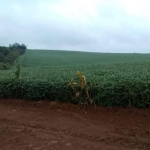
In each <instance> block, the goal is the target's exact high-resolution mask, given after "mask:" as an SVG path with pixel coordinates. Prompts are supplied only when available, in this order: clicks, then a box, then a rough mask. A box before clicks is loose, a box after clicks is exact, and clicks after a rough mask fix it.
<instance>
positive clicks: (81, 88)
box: [68, 71, 95, 106]
mask: <svg viewBox="0 0 150 150" xmlns="http://www.w3.org/2000/svg"><path fill="white" fill-rule="evenodd" d="M77 77H78V78H79V81H78V80H76V81H75V80H71V82H70V83H69V84H68V87H70V88H71V89H72V91H73V93H74V95H75V97H76V99H77V101H78V103H79V104H80V105H81V106H82V105H84V106H85V105H88V104H90V105H92V104H95V103H94V101H93V99H92V84H91V83H89V82H88V83H86V78H85V76H84V75H83V74H82V73H81V72H80V71H77Z"/></svg>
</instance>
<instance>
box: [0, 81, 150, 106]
mask: <svg viewBox="0 0 150 150" xmlns="http://www.w3.org/2000/svg"><path fill="white" fill-rule="evenodd" d="M66 85H67V83H65V82H63V83H48V82H33V81H32V82H28V81H24V80H3V81H0V98H19V99H27V100H41V99H49V100H57V101H61V102H72V103H76V100H75V97H74V95H73V93H72V90H70V89H68V88H67V87H66ZM92 97H93V100H94V102H95V103H96V104H97V105H101V106H123V107H127V106H129V105H130V106H133V107H138V108H148V107H150V82H146V83H145V82H140V81H135V82H129V81H122V82H119V83H116V84H111V83H109V84H104V85H97V86H96V87H94V88H93V92H92Z"/></svg>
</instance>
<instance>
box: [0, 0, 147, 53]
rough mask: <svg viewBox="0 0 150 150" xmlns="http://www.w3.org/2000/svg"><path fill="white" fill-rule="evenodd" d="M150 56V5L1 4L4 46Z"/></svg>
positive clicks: (109, 1) (57, 0) (90, 1)
mask: <svg viewBox="0 0 150 150" xmlns="http://www.w3.org/2000/svg"><path fill="white" fill-rule="evenodd" d="M15 42H18V43H20V44H21V43H24V44H26V45H27V46H28V48H29V49H31V48H32V49H58V50H77V51H93V52H96V51H97V52H125V53H126V52H140V53H149V52H150V0H0V45H1V46H8V45H9V44H10V43H11V44H12V43H15Z"/></svg>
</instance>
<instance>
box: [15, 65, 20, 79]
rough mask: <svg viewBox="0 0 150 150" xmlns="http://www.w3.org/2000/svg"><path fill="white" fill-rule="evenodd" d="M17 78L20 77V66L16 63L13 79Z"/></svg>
mask: <svg viewBox="0 0 150 150" xmlns="http://www.w3.org/2000/svg"><path fill="white" fill-rule="evenodd" d="M19 77H20V64H19V63H17V65H16V71H15V79H19Z"/></svg>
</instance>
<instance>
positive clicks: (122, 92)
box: [0, 50, 150, 107]
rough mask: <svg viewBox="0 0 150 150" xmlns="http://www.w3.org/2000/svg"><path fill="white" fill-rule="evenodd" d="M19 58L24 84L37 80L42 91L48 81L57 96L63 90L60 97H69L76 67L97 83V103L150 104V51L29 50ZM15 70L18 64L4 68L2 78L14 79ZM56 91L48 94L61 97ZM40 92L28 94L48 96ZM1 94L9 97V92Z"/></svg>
mask: <svg viewBox="0 0 150 150" xmlns="http://www.w3.org/2000/svg"><path fill="white" fill-rule="evenodd" d="M19 62H20V64H21V79H20V82H23V83H24V84H25V86H27V85H26V84H27V83H28V84H30V83H31V84H32V83H34V87H33V88H34V90H35V89H36V87H38V86H39V84H44V85H40V87H41V86H42V88H41V89H42V90H43V91H44V86H45V87H46V86H47V84H49V85H51V86H53V87H55V88H56V87H57V88H56V89H55V90H57V96H58V95H59V94H60V97H61V99H64V100H65V101H66V100H67V101H69V100H68V99H69V98H70V97H69V98H68V96H67V94H66V95H65V93H67V92H66V91H65V90H66V87H67V84H68V83H69V81H70V80H71V79H72V78H74V77H75V76H76V72H77V71H81V72H82V73H83V75H85V77H86V80H87V81H89V82H91V83H93V84H94V85H96V87H97V88H96V89H95V90H94V92H93V93H95V95H94V96H93V97H94V99H95V101H96V103H97V104H100V105H104V106H105V105H106V106H108V103H110V104H109V105H125V106H126V105H127V103H128V100H132V101H133V105H134V106H137V107H147V106H148V107H149V106H150V100H149V97H150V95H149V93H150V54H111V53H88V52H69V51H55V50H53V51H52V50H51V51H50V50H49V51H48V50H27V52H26V53H25V54H24V55H23V56H21V57H20V59H19ZM14 72H15V67H13V68H12V69H11V70H7V71H1V72H0V80H1V81H3V80H5V81H7V80H9V79H12V78H13V77H14ZM31 84H30V85H31ZM32 85H33V84H32ZM39 89H40V88H39ZM30 90H31V89H30ZM42 90H41V91H42ZM61 90H62V91H63V93H62V91H61ZM64 91H65V92H64ZM36 92H37V93H38V94H39V92H38V90H36V91H34V93H36ZM55 92H56V91H55ZM55 92H54V93H55ZM54 93H53V96H52V97H49V98H50V99H53V100H55V99H57V100H59V98H60V97H57V96H55V95H54ZM61 93H62V95H61ZM38 94H37V96H35V97H36V98H32V97H31V96H27V97H26V98H27V99H42V98H47V96H45V95H46V94H45V93H44V94H43V93H42V94H39V96H38ZM31 95H33V93H32V94H31ZM41 95H42V96H41ZM1 97H6V95H5V96H1ZM140 97H141V98H140ZM21 98H22V97H21ZM136 100H137V101H138V104H136ZM119 101H122V102H119ZM141 101H142V102H141ZM143 101H144V102H143ZM145 101H146V102H145ZM141 103H142V104H141Z"/></svg>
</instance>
